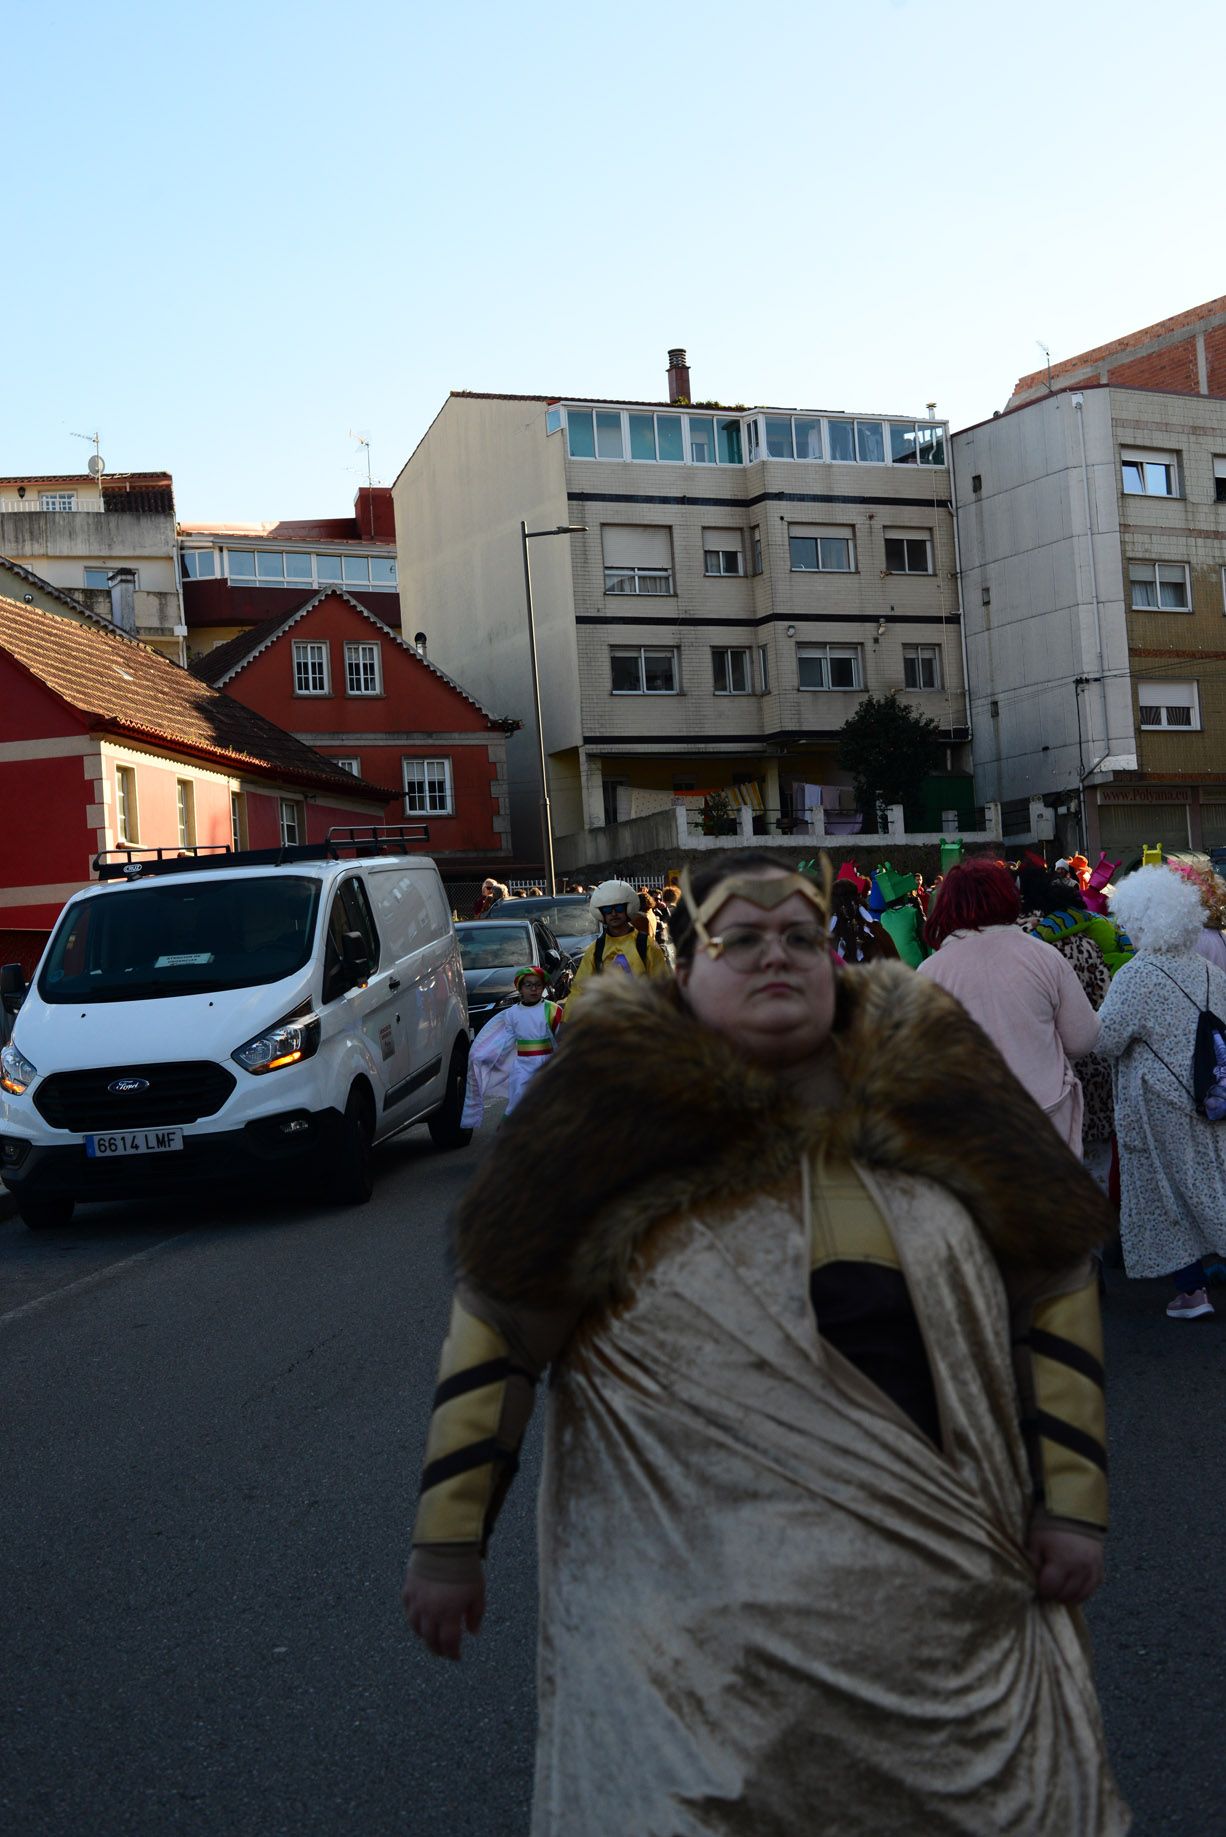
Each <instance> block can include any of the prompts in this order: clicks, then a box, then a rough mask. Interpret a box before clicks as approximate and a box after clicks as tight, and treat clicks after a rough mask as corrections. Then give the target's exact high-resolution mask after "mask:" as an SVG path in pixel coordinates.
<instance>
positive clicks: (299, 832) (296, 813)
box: [279, 797, 306, 848]
mask: <svg viewBox="0 0 1226 1837" xmlns="http://www.w3.org/2000/svg"><path fill="white" fill-rule="evenodd" d="M279 814H280V821H281V846H282V848H295V847H297V845H298V843H299V842H301V841H303V840H304V837H305V831H306V824H305V823H304V822H303V817H302V805H301V804H299V803H297V802H296V801H295V799H294V798H292V797H283V798H281V800H280V806H279Z"/></svg>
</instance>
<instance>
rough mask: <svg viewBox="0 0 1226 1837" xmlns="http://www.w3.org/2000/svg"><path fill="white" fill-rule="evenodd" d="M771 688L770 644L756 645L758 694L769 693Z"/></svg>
mask: <svg viewBox="0 0 1226 1837" xmlns="http://www.w3.org/2000/svg"><path fill="white" fill-rule="evenodd" d="M770 689H771V670H770V646H769V645H768V644H760V645H759V646H758V694H759V695H769V694H770Z"/></svg>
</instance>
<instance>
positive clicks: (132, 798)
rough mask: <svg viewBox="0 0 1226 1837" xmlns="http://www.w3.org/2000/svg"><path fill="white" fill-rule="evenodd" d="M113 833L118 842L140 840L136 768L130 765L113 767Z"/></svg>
mask: <svg viewBox="0 0 1226 1837" xmlns="http://www.w3.org/2000/svg"><path fill="white" fill-rule="evenodd" d="M115 833H116V836H117V838H118V840H119V841H120V842H139V841H140V819H139V816H138V815H137V809H136V770H135V768H134V767H133V766H130V765H117V766H116V767H115Z"/></svg>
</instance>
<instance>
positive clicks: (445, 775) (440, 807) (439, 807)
mask: <svg viewBox="0 0 1226 1837" xmlns="http://www.w3.org/2000/svg"><path fill="white" fill-rule="evenodd" d="M400 777H401V784H402V785H403V788H404V814H405V815H406V816H454V815H455V786H454V782H453V780H452V775H451V759H450V757H449V756H448V755H447V754H446V753H443V754H440V755H439V756H438V757H437V758H434V759H419V758H409V757H405V758H402V759H401V761H400ZM440 786H441V791H440V789H439V787H440ZM414 796H418V797H419V798H420V801H419V802H416V803H415V802H414V801H413V799H414ZM432 800H433V801H432Z"/></svg>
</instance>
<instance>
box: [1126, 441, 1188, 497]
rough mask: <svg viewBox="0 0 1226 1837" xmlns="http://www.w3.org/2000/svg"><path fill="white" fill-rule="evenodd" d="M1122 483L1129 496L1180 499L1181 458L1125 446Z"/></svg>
mask: <svg viewBox="0 0 1226 1837" xmlns="http://www.w3.org/2000/svg"><path fill="white" fill-rule="evenodd" d="M1120 473H1121V482H1122V484H1123V487H1124V491H1125V493H1126V494H1127V495H1128V496H1129V497H1148V498H1175V497H1178V496H1179V455H1178V454H1177V453H1151V452H1148V451H1146V450H1145V449H1144V448H1142V447H1121V449H1120Z"/></svg>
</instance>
